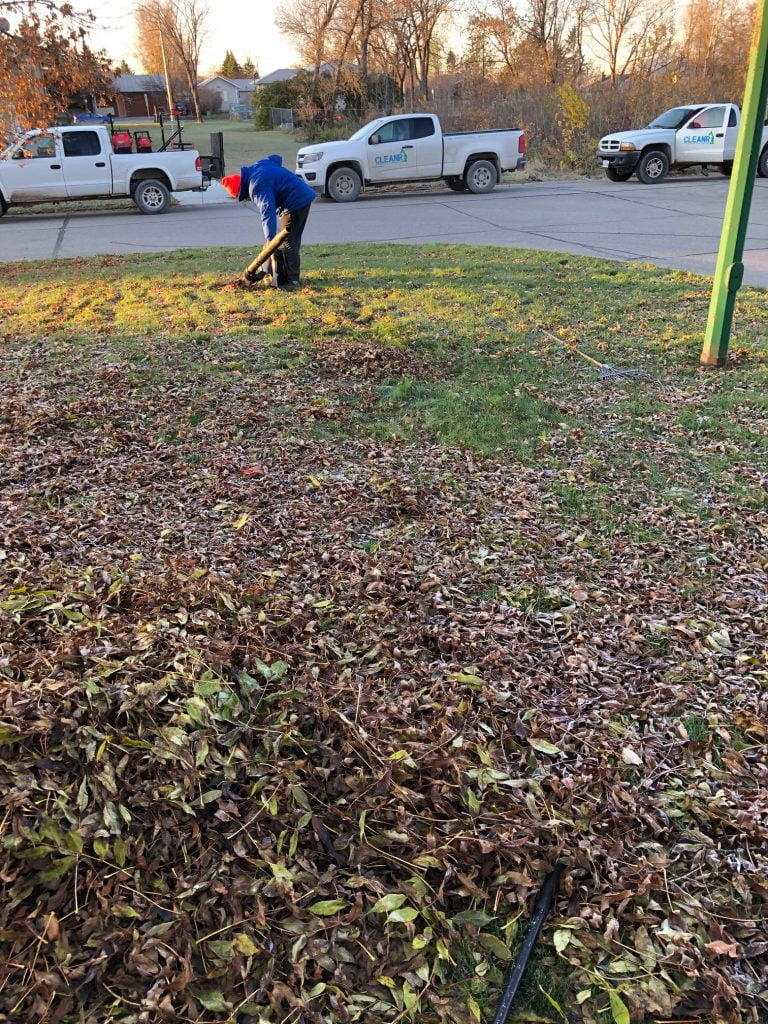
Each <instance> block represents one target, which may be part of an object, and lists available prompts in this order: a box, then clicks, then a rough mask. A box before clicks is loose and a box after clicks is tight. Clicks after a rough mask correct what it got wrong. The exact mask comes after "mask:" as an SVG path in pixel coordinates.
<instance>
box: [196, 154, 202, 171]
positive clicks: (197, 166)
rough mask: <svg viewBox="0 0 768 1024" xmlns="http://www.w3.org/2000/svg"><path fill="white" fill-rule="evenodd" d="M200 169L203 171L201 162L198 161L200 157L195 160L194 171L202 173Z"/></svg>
mask: <svg viewBox="0 0 768 1024" xmlns="http://www.w3.org/2000/svg"><path fill="white" fill-rule="evenodd" d="M202 169H203V161H202V160H201V159H200V157H198V158H197V160H195V170H196V171H202Z"/></svg>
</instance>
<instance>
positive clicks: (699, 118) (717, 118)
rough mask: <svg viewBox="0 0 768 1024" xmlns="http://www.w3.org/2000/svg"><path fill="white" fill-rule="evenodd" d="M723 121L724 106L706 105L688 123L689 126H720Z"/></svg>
mask: <svg viewBox="0 0 768 1024" xmlns="http://www.w3.org/2000/svg"><path fill="white" fill-rule="evenodd" d="M723 121H725V107H707V109H706V110H702V111H700V112H699V113H698V114H697V115H696V117H694V119H693V120H692V121H691V122H690V124H689V125H688V127H689V128H722V127H723Z"/></svg>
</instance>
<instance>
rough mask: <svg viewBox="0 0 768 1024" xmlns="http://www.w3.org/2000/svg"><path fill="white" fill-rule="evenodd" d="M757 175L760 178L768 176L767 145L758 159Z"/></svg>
mask: <svg viewBox="0 0 768 1024" xmlns="http://www.w3.org/2000/svg"><path fill="white" fill-rule="evenodd" d="M757 175H758V177H759V178H768V146H766V147H765V149H764V150H763V152H762V153H761V154H760V159H759V160H758V161H757Z"/></svg>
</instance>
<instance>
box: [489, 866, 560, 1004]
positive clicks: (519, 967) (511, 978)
mask: <svg viewBox="0 0 768 1024" xmlns="http://www.w3.org/2000/svg"><path fill="white" fill-rule="evenodd" d="M564 870H565V865H564V864H556V865H555V866H554V868H553V869H552V870H551V871H550V873H549V874H548V875H547V877H546V878H545V879H544V885H542V887H541V891H540V893H539V898H538V899H537V901H536V906H535V907H534V909H533V916H532V917H531V923H530V925H529V926H528V931H527V932H526V935H525V939H523V944H522V946H521V947H520V952H519V953H518V954H517V960H515V963H514V965H513V967H512V970H511V971H510V972H509V975H508V977H507V983H506V985H505V986H504V992H503V993H502V996H501V1002H500V1003H499V1008H498V1010H497V1011H496V1016H495V1017H494V1018H493V1024H506V1020H507V1017H508V1016H509V1012H510V1010H511V1009H512V1004H513V1003H514V1001H515V996H516V995H517V991H518V989H519V988H520V983H521V981H522V980H523V975H524V974H525V970H526V968H527V966H528V961H529V960H530V959H531V953H533V947H534V946H535V945H536V940H537V939H538V937H539V932H540V931H541V926H542V925H543V924H544V920H545V918H546V916H547V914H548V913H549V910H550V907H551V906H552V902H553V900H554V898H555V893H556V892H557V888H558V886H559V884H560V876H561V875H562V873H563V871H564Z"/></svg>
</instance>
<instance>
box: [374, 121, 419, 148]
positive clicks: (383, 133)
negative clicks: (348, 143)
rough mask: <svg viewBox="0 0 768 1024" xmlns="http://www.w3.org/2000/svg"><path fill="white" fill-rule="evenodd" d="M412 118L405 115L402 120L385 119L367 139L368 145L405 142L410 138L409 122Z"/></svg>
mask: <svg viewBox="0 0 768 1024" xmlns="http://www.w3.org/2000/svg"><path fill="white" fill-rule="evenodd" d="M413 120H414V118H411V117H406V118H404V119H403V120H402V121H387V123H386V124H383V125H382V126H381V128H377V130H376V131H375V132H374V133H373V135H372V136H371V137H370V139H368V144H369V145H370V146H381V145H382V144H383V143H385V142H406V141H407V140H408V139H410V138H412V136H411V129H410V122H411V121H413Z"/></svg>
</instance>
